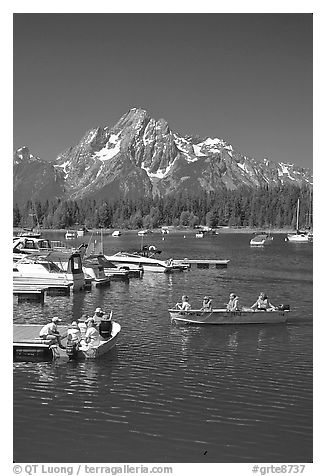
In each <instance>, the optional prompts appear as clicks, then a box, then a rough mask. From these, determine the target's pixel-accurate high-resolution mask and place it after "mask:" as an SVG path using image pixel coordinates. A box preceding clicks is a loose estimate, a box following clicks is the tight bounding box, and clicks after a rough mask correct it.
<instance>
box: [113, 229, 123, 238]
mask: <svg viewBox="0 0 326 476" xmlns="http://www.w3.org/2000/svg"><path fill="white" fill-rule="evenodd" d="M112 236H114V237H116V238H117V237H119V236H121V231H119V230H115V231H114V232H113V233H112Z"/></svg>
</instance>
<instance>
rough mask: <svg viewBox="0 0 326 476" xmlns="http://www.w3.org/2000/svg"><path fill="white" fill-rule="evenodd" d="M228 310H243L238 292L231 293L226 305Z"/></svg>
mask: <svg viewBox="0 0 326 476" xmlns="http://www.w3.org/2000/svg"><path fill="white" fill-rule="evenodd" d="M226 310H227V311H229V312H230V311H241V307H240V304H239V298H238V296H237V295H236V294H234V293H231V294H230V300H229V302H228V304H227V306H226Z"/></svg>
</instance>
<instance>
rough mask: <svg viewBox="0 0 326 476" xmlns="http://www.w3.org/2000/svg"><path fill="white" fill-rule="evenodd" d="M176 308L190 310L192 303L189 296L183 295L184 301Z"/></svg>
mask: <svg viewBox="0 0 326 476" xmlns="http://www.w3.org/2000/svg"><path fill="white" fill-rule="evenodd" d="M176 308H177V309H180V310H181V311H190V309H191V305H190V303H189V297H188V296H186V295H184V296H182V302H178V303H177V304H176Z"/></svg>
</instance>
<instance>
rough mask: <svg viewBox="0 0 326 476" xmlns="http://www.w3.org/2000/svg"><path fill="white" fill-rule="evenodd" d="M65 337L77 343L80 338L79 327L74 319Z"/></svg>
mask: <svg viewBox="0 0 326 476" xmlns="http://www.w3.org/2000/svg"><path fill="white" fill-rule="evenodd" d="M67 338H68V339H70V340H71V341H72V342H73V343H74V344H78V342H79V341H80V340H81V333H80V329H79V326H78V324H77V322H76V321H73V322H72V323H71V324H70V326H69V327H68V331H67Z"/></svg>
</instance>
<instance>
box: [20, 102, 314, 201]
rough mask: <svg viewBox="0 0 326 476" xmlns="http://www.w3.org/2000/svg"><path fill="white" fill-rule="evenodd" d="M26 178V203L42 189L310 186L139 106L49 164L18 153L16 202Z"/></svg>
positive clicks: (288, 169) (297, 172)
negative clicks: (185, 132) (171, 124)
mask: <svg viewBox="0 0 326 476" xmlns="http://www.w3.org/2000/svg"><path fill="white" fill-rule="evenodd" d="M36 164H37V165H36ZM25 175H27V178H28V183H29V186H30V187H31V192H30V195H29V197H28V198H35V194H36V195H37V193H39V194H40V198H41V197H42V191H43V190H46V194H47V198H50V197H49V194H50V195H51V196H60V197H64V198H72V199H78V198H84V197H93V198H102V197H103V198H118V197H129V198H136V197H143V196H154V195H155V194H159V195H166V194H168V193H171V192H176V191H179V190H184V189H188V190H189V191H191V192H192V193H197V192H199V191H201V190H206V191H214V190H217V189H220V188H226V189H235V188H237V187H238V186H240V185H247V186H248V187H258V186H260V185H262V184H269V185H270V186H274V185H279V184H284V183H293V184H297V185H299V186H302V185H304V184H311V183H312V173H311V171H310V170H308V169H304V168H301V167H297V166H295V165H293V164H288V163H285V162H284V163H274V162H272V161H270V160H267V159H265V160H263V161H258V160H255V159H253V158H249V157H246V156H244V155H242V154H240V153H239V152H237V151H235V150H234V148H233V147H232V145H231V144H228V143H227V142H225V141H224V140H222V139H218V138H210V137H206V138H200V137H192V136H181V135H180V134H178V133H176V132H173V131H171V129H170V127H169V125H168V123H167V122H166V121H165V120H164V119H159V120H155V119H153V118H151V117H150V116H149V114H148V113H147V112H146V111H145V110H144V109H139V108H133V109H130V111H129V112H127V113H126V114H125V115H124V116H122V117H121V119H120V120H119V121H118V122H117V124H116V125H115V126H113V127H109V126H107V127H98V128H96V129H91V130H90V131H88V132H87V133H86V134H85V136H84V137H83V138H82V139H81V140H80V142H79V143H78V144H76V145H75V146H72V147H70V148H69V149H68V150H66V151H65V152H63V153H62V154H60V155H59V157H58V158H57V159H56V160H55V161H54V162H52V163H49V162H46V161H44V160H41V159H39V158H37V157H33V156H32V155H31V154H30V153H29V151H28V149H27V148H26V147H24V148H21V149H19V150H18V151H16V152H15V155H14V196H15V201H16V202H21V201H22V199H23V197H22V195H24V197H25V200H26V196H27V195H28V193H27V194H26V192H27V190H26V186H25V184H24V183H23V182H24V180H25V179H24V176H25ZM34 182H35V183H34ZM22 186H23V192H24V193H22V190H21V187H22Z"/></svg>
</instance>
